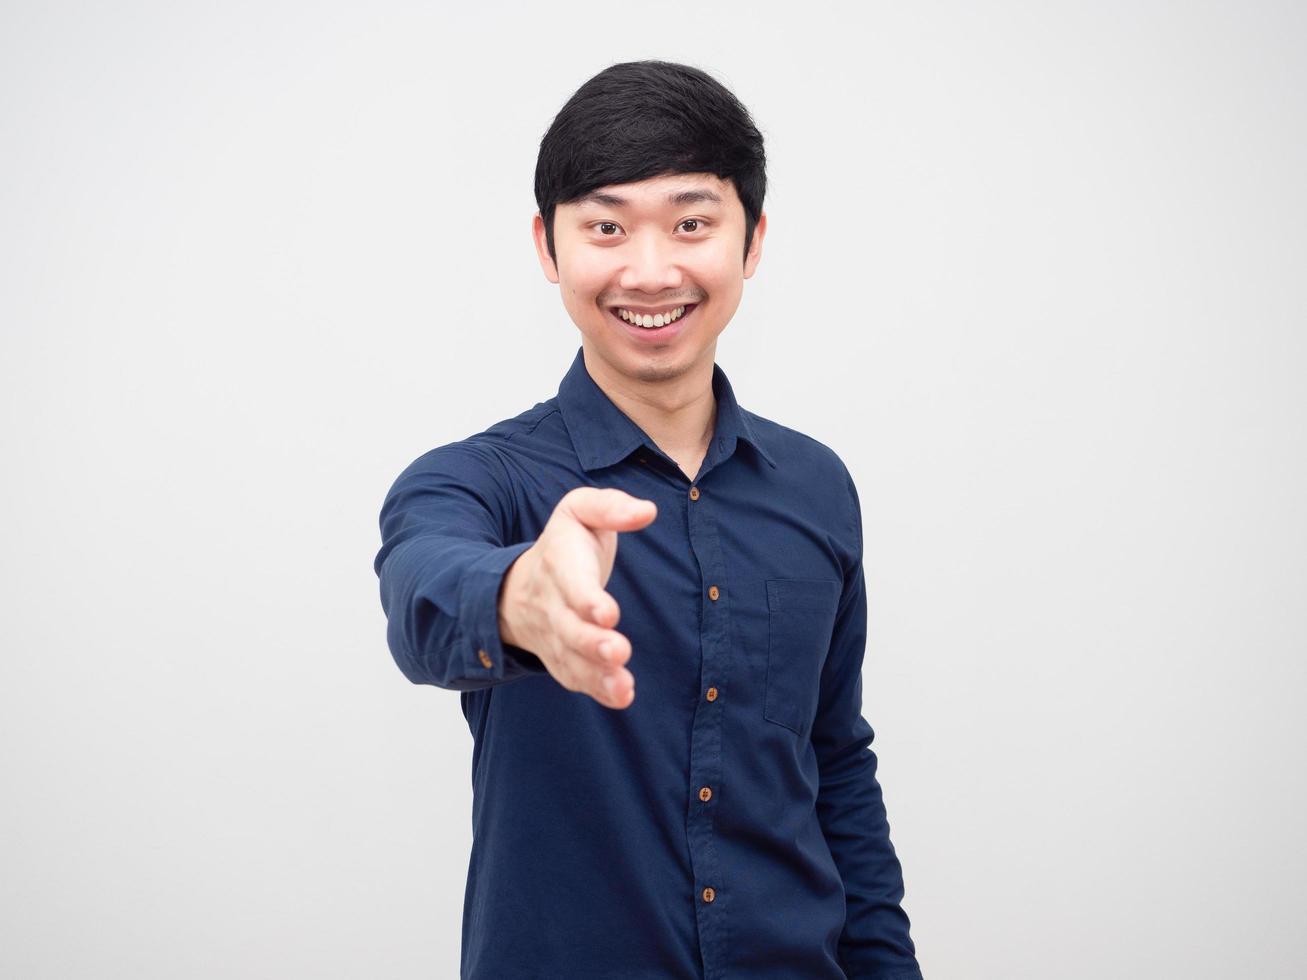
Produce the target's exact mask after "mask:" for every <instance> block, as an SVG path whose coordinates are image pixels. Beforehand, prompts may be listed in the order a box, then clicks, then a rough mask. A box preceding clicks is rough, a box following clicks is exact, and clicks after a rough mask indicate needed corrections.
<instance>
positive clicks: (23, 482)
mask: <svg viewBox="0 0 1307 980" xmlns="http://www.w3.org/2000/svg"><path fill="white" fill-rule="evenodd" d="M1305 28H1307V12H1305V9H1304V7H1303V5H1302V4H1297V3H1270V2H1261V3H1253V2H1242V3H1225V4H1216V3H1196V4H1195V3H1191V4H1181V3H1159V2H1155V0H1149V2H1138V0H1132V2H1117V0H1113V2H1106V3H1103V2H1095V3H1088V2H1085V3H1079V4H1065V3H1036V2H1029V3H1015V2H1004V3H990V4H970V3H963V2H952V3H913V4H885V3H877V4H856V5H855V4H853V3H848V4H835V5H832V4H826V3H804V4H802V5H797V6H781V5H776V6H768V5H764V4H758V3H740V2H734V3H722V4H712V5H701V4H698V3H680V4H667V5H660V6H657V7H642V6H640V5H634V6H622V5H615V4H611V3H572V4H565V5H556V4H525V3H522V4H504V3H489V2H487V3H478V4H457V5H454V4H427V5H418V4H389V5H388V4H384V3H379V4H371V5H368V6H367V8H366V9H364V7H363V5H358V4H344V3H331V2H328V3H323V2H318V3H308V2H302V3H293V4H292V3H275V2H274V3H267V2H260V3H227V4H185V3H163V2H159V3H155V4H140V3H123V4H114V5H107V4H106V5H90V4H87V5H73V4H67V3H49V2H41V3H36V2H22V3H13V2H11V3H6V4H5V5H4V6H3V8H0V331H2V333H0V336H2V344H3V346H2V347H0V382H2V384H3V389H2V390H3V394H4V401H5V411H4V415H3V422H2V423H0V451H2V452H3V459H4V479H3V481H2V483H0V506H2V507H3V518H2V519H3V522H4V534H3V540H4V547H3V551H2V552H0V575H2V576H3V582H2V583H0V584H2V585H3V594H4V596H5V599H4V602H3V607H2V609H3V612H2V614H0V645H2V647H3V651H2V656H0V737H2V738H0V779H2V781H3V783H2V785H3V796H2V797H0V799H2V800H3V806H0V859H2V860H3V866H2V867H0V974H3V975H4V976H10V977H22V978H33V980H35V978H67V977H95V978H97V980H99V978H118V977H122V978H127V977H130V978H133V980H142V978H176V977H187V978H197V980H200V978H205V980H207V978H217V977H269V978H272V977H277V978H282V977H315V978H344V977H350V978H354V977H369V978H371V977H385V978H396V980H402V978H419V977H454V976H456V975H457V967H458V950H459V939H460V927H461V918H460V916H461V908H462V899H463V889H464V883H465V874H466V868H467V855H468V848H469V846H470V842H471V783H470V759H471V748H472V741H471V737H470V735H469V733H468V730H467V726H466V724H465V722H464V719H463V717H462V714H461V712H460V709H459V702H458V696H457V695H456V694H455V693H453V692H449V691H442V690H439V689H436V688H431V687H414V686H412V685H410V684H408V682H407V681H405V679H404V678H403V676H402V675H401V674H400V673H399V671H398V669H397V668H396V667H395V665H394V663H393V661H392V659H391V656H390V653H389V651H388V650H387V648H386V644H385V624H384V619H383V616H382V611H381V606H380V602H379V598H378V591H377V581H376V577H375V575H374V573H373V569H372V559H373V556H374V555H375V553H376V550H377V548H378V547H379V544H380V538H379V534H378V529H377V513H378V510H379V508H380V505H381V502H382V498H383V495H384V493H385V491H386V489H387V488H388V487H389V485H390V483H391V481H392V480H393V479H394V478H395V477H396V476H397V475H398V473H399V471H400V470H401V469H402V468H403V467H404V466H406V465H407V464H408V463H409V462H410V461H411V460H412V459H414V458H416V457H417V456H419V455H421V454H422V453H424V452H426V451H427V450H428V449H430V448H432V447H434V446H437V445H440V444H442V443H445V442H449V441H452V440H455V439H460V438H463V437H465V436H467V435H469V434H471V433H473V432H475V431H478V430H480V429H482V428H484V427H486V426H488V425H490V424H491V423H493V422H495V421H498V420H499V419H502V418H505V417H508V416H512V415H515V414H517V413H518V412H520V411H522V410H524V409H526V408H528V407H530V406H531V405H532V404H534V403H535V402H537V401H540V400H543V399H546V398H549V397H550V396H552V395H553V394H554V393H555V392H556V391H557V386H558V382H559V380H560V379H561V377H562V374H563V372H564V371H565V370H566V368H567V366H568V364H569V363H570V361H571V358H572V355H573V353H574V352H575V350H576V348H577V346H579V344H580V335H579V333H578V332H577V330H576V328H575V326H574V325H573V324H572V323H571V321H570V320H569V319H568V318H567V315H566V313H565V311H564V309H563V307H562V304H561V302H560V299H559V296H558V291H557V287H556V286H553V285H551V284H549V283H548V282H547V281H546V280H545V278H544V276H543V275H542V274H541V271H540V269H539V266H538V263H537V260H536V256H535V252H534V249H533V246H532V243H531V239H530V234H529V228H530V220H531V216H532V214H533V212H534V210H535V201H534V197H533V193H532V179H533V174H534V167H535V154H536V149H537V146H538V142H539V139H540V137H541V135H542V134H543V133H544V131H545V129H546V128H547V127H548V125H549V122H550V120H551V119H552V118H553V115H554V113H556V112H557V110H558V109H559V108H560V107H561V106H562V104H563V103H564V101H566V99H567V97H568V96H569V95H570V94H571V93H572V92H573V91H574V90H575V89H576V87H577V86H579V85H580V84H581V83H582V82H583V81H584V80H585V79H587V78H589V77H590V76H591V75H593V74H594V73H595V72H597V71H599V70H600V69H602V68H604V67H606V66H607V65H609V64H611V63H614V62H617V61H626V60H635V59H639V58H646V57H654V58H665V59H669V60H674V61H684V62H689V63H691V64H695V65H698V66H699V67H702V68H705V69H707V70H709V71H711V72H712V73H713V74H714V75H716V76H717V77H718V78H719V79H721V80H722V81H723V82H725V83H726V84H727V85H728V86H729V87H731V88H732V89H733V90H734V91H735V93H736V94H737V95H738V96H739V98H740V99H741V100H742V101H743V102H744V103H745V105H746V106H748V107H749V108H750V110H751V111H752V113H753V115H754V118H755V120H756V121H757V123H758V125H759V127H760V128H761V129H762V131H763V133H764V135H765V137H766V139H767V150H768V153H769V157H770V186H769V192H768V195H767V200H766V208H767V212H768V220H769V230H768V234H767V238H766V240H765V245H764V255H763V259H762V262H761V264H760V266H759V269H758V273H757V275H756V276H755V277H754V278H753V279H751V280H749V281H748V282H746V284H745V295H744V300H743V302H742V304H741V306H740V309H739V311H738V312H737V314H736V316H735V318H734V320H733V321H732V322H731V324H730V325H729V326H728V327H727V328H726V331H725V333H723V334H722V337H721V339H720V341H719V345H718V349H717V360H718V363H719V364H721V365H722V367H723V368H724V369H725V370H726V371H727V372H728V374H729V376H730V377H731V379H732V383H733V385H734V387H735V390H736V393H737V395H738V397H739V399H740V401H741V404H743V405H744V406H745V407H746V408H749V409H751V410H753V411H755V412H758V413H760V414H762V415H765V416H767V417H769V418H773V419H776V420H777V421H780V422H782V423H784V424H786V425H789V426H792V427H794V428H797V429H800V430H801V431H805V432H807V433H809V434H810V435H813V436H814V437H816V438H818V439H820V440H822V441H823V442H825V443H826V444H828V445H829V446H831V447H832V448H833V449H835V450H836V451H837V452H838V453H840V455H841V456H842V457H843V458H844V460H845V461H846V462H847V464H848V465H849V467H850V469H851V471H852V472H853V475H854V477H855V479H856V480H857V482H858V486H859V490H860V495H861V500H862V504H863V509H864V522H865V529H866V546H867V555H866V562H867V566H866V567H867V576H868V582H869V586H870V607H869V608H870V638H869V643H868V650H867V662H866V668H865V674H864V677H865V696H866V701H865V703H864V714H865V715H866V716H867V718H868V720H869V721H870V722H871V723H872V725H873V727H874V728H875V730H876V740H875V742H874V743H873V748H875V749H876V750H877V752H878V754H879V756H880V760H881V769H880V776H881V780H882V783H883V786H884V789H885V798H886V802H887V806H888V809H889V817H890V823H891V827H892V836H893V840H894V842H895V845H896V847H897V848H898V851H899V856H900V858H901V860H902V861H903V865H904V870H905V880H906V887H907V894H906V897H905V900H904V907H905V908H906V910H907V911H908V914H909V915H910V917H911V919H912V923H913V936H914V938H915V940H916V942H917V945H918V949H919V953H920V958H921V962H922V964H923V967H924V969H925V972H926V975H927V977H928V978H929V980H950V978H954V980H1000V978H1002V980H1101V978H1104V977H1111V978H1141V980H1142V978H1148V980H1154V978H1184V980H1207V978H1211V980H1217V978H1226V977H1232V976H1239V977H1258V978H1284V980H1290V978H1300V977H1303V976H1305V975H1307V938H1305V937H1307V933H1305V932H1304V931H1303V929H1302V922H1303V920H1304V919H1305V918H1307V893H1305V892H1304V888H1303V885H1302V882H1303V880H1304V878H1307V845H1305V844H1304V834H1303V832H1302V821H1303V816H1302V815H1303V811H1304V804H1307V793H1305V792H1304V791H1305V790H1307V765H1305V760H1304V751H1303V749H1304V746H1305V745H1307V721H1305V717H1307V716H1305V712H1304V709H1307V704H1305V703H1304V702H1305V701H1307V698H1305V697H1304V691H1305V688H1307V683H1305V682H1307V667H1305V666H1304V664H1305V662H1307V612H1305V609H1304V600H1305V599H1307V516H1305V514H1304V504H1303V502H1304V500H1307V465H1305V462H1307V461H1305V459H1304V455H1305V453H1304V450H1305V449H1307V439H1305V438H1304V420H1305V418H1307V414H1305V413H1307V395H1305V394H1304V376H1305V374H1307V356H1305V355H1307V339H1305V336H1304V330H1305V328H1307V298H1305V292H1307V290H1305V287H1304V273H1305V272H1307V206H1305V205H1307V195H1305V194H1304V180H1303V175H1304V174H1305V173H1307V139H1305V132H1304V129H1305V125H1307V111H1305V109H1307V107H1305V106H1304V101H1305V99H1304V95H1305V94H1307V71H1305V70H1304V60H1303V51H1304V43H1305V42H1307V30H1305ZM618 560H619V561H620V549H619V558H618ZM633 669H634V671H635V672H636V676H637V677H638V676H639V674H638V672H639V666H638V662H633ZM632 860H639V855H636V854H633V855H632Z"/></svg>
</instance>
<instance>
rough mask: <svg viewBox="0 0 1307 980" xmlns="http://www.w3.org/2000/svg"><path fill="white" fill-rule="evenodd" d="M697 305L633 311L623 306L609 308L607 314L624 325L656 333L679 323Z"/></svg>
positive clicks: (687, 304) (686, 304) (685, 304)
mask: <svg viewBox="0 0 1307 980" xmlns="http://www.w3.org/2000/svg"><path fill="white" fill-rule="evenodd" d="M698 305H699V304H698V303H684V304H682V305H680V306H664V307H660V308H658V309H655V310H641V309H633V308H630V307H625V306H610V307H609V308H608V312H609V313H611V314H612V315H613V316H615V317H617V318H618V319H619V320H622V321H623V322H625V323H629V324H630V325H632V326H634V327H639V328H640V329H642V330H649V331H656V330H658V329H659V328H661V327H666V326H669V325H671V324H673V323H677V322H679V321H680V320H681V319H682V318H684V317H686V316H688V315H689V314H690V312H691V311H692V310H693V309H694V308H695V307H696V306H698Z"/></svg>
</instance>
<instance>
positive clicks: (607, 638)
mask: <svg viewBox="0 0 1307 980" xmlns="http://www.w3.org/2000/svg"><path fill="white" fill-rule="evenodd" d="M557 617H558V618H557V621H556V626H555V629H556V631H557V633H558V638H559V639H560V640H561V641H562V643H563V646H564V647H565V648H566V649H567V650H569V651H571V652H572V653H574V654H576V655H578V656H580V657H583V658H584V659H585V660H586V661H588V662H589V664H590V665H591V666H593V667H597V668H600V669H602V670H611V669H612V668H613V667H614V666H620V665H621V664H624V663H626V661H627V659H629V657H630V655H631V651H630V641H629V640H627V638H626V637H624V636H623V635H622V634H621V633H618V632H617V631H616V630H610V629H604V628H603V627H602V626H596V625H594V624H593V623H587V622H586V621H585V620H584V619H582V618H581V617H580V616H578V615H577V614H576V613H575V612H573V611H572V610H571V609H568V608H567V607H566V606H564V607H562V608H561V610H560V611H559V612H558V614H557ZM601 645H602V646H603V647H604V648H605V649H601Z"/></svg>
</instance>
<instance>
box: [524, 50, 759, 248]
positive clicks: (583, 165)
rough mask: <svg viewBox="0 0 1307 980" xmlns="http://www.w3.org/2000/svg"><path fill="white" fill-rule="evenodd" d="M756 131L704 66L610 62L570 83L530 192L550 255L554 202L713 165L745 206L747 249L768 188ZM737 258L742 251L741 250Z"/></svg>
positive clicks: (708, 169) (744, 111) (706, 169)
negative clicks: (588, 76)
mask: <svg viewBox="0 0 1307 980" xmlns="http://www.w3.org/2000/svg"><path fill="white" fill-rule="evenodd" d="M766 163H767V161H766V155H765V154H764V152H763V140H762V134H761V133H760V132H758V129H757V127H756V126H754V124H753V120H752V119H751V118H750V116H749V112H748V110H747V109H745V108H744V106H743V105H741V104H740V102H739V100H737V99H736V98H735V96H734V95H732V94H731V92H730V91H729V90H728V89H727V88H726V87H725V86H724V85H722V83H721V82H719V81H717V80H716V79H715V78H713V77H712V76H711V75H709V74H708V73H707V72H705V71H702V70H700V69H698V68H693V67H691V66H689V65H680V64H676V63H675V62H670V61H627V62H623V63H621V64H616V65H611V66H609V67H608V68H605V69H604V70H603V71H601V72H600V73H599V74H597V75H595V76H594V77H593V78H591V79H590V80H589V81H588V82H586V83H585V84H584V85H582V86H581V87H580V88H579V89H577V90H576V93H575V94H574V95H573V96H572V97H571V98H570V99H568V100H567V104H566V105H564V106H563V108H562V109H560V110H559V112H558V115H557V116H555V117H554V121H553V122H552V123H551V124H550V126H549V130H548V132H546V133H545V135H544V138H543V139H541V141H540V154H539V156H538V157H537V159H536V174H535V195H536V204H537V205H538V206H539V208H540V217H541V218H542V219H543V220H544V223H545V241H546V243H547V244H548V246H549V257H550V258H551V259H553V260H554V261H555V262H557V261H558V256H557V255H556V254H555V252H554V209H555V208H556V207H557V206H558V205H559V204H567V203H570V202H571V201H575V200H577V199H578V198H580V197H583V196H584V195H586V194H588V193H590V191H593V190H595V189H597V188H600V187H603V186H605V185H607V184H627V183H631V182H634V181H638V180H647V179H648V178H650V177H660V176H663V175H664V174H675V173H711V174H715V175H716V176H718V177H720V178H721V179H723V180H730V181H731V182H732V183H734V185H735V193H736V194H738V195H739V198H740V203H742V204H743V205H744V254H745V255H747V254H748V251H749V243H750V242H751V241H752V240H753V229H754V226H755V225H757V223H758V216H759V215H760V214H761V213H762V199H763V195H764V193H765V192H766V189H767V173H766ZM741 261H743V259H741Z"/></svg>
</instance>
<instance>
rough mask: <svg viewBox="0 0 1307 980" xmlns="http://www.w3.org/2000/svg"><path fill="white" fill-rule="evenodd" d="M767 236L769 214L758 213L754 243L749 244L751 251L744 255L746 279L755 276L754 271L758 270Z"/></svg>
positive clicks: (754, 230) (754, 227) (754, 228)
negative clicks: (764, 237) (765, 236)
mask: <svg viewBox="0 0 1307 980" xmlns="http://www.w3.org/2000/svg"><path fill="white" fill-rule="evenodd" d="M766 234H767V212H766V211H759V212H758V223H757V224H756V225H754V226H753V241H752V242H750V243H749V251H748V252H746V253H745V255H744V278H745V279H748V278H750V277H752V276H753V270H754V269H756V268H758V260H759V259H761V258H762V239H763V236H764V235H766Z"/></svg>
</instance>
